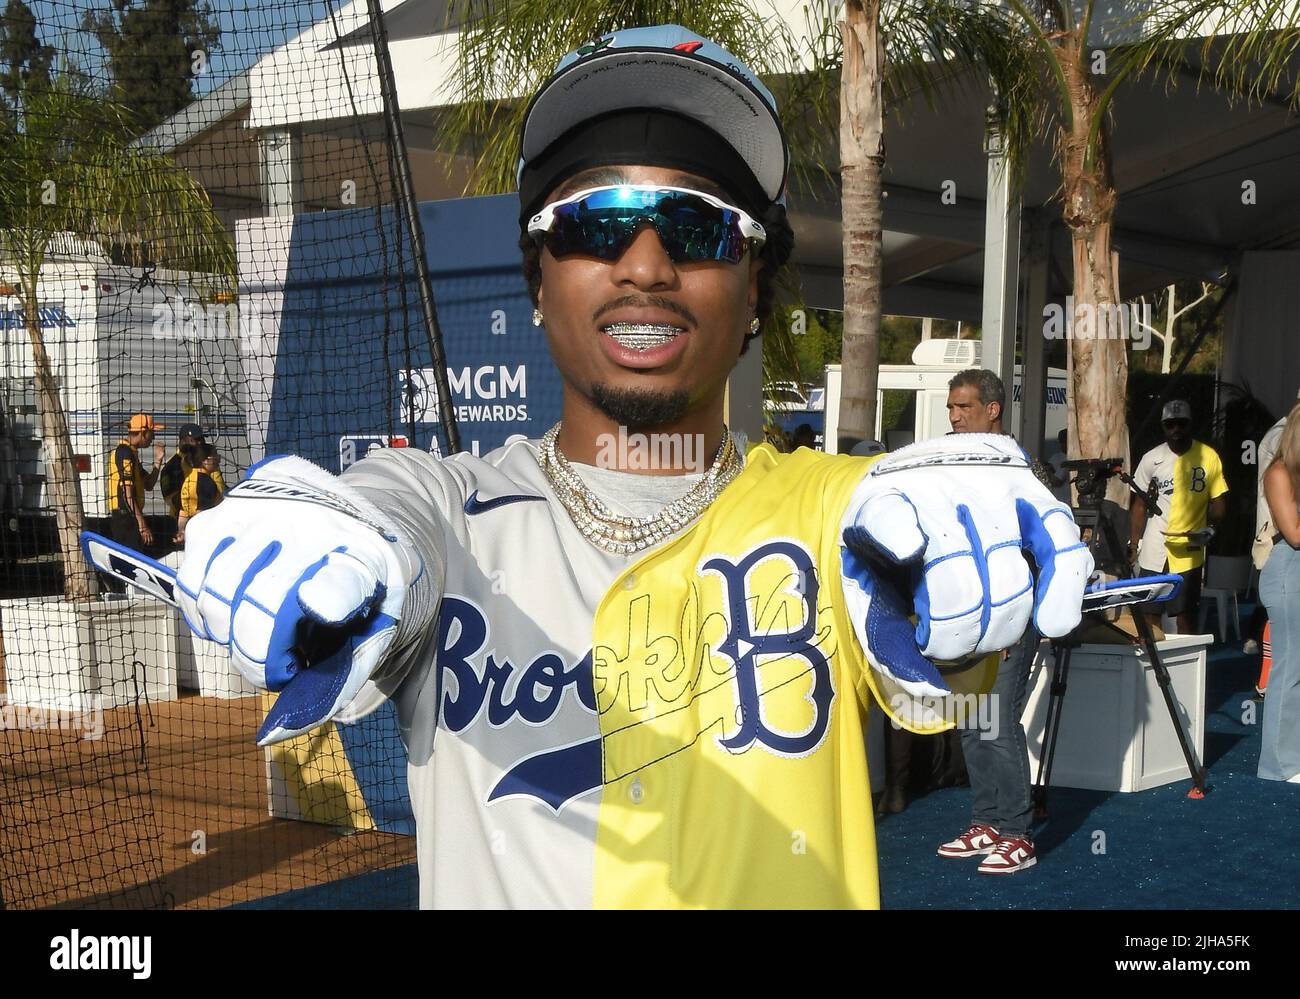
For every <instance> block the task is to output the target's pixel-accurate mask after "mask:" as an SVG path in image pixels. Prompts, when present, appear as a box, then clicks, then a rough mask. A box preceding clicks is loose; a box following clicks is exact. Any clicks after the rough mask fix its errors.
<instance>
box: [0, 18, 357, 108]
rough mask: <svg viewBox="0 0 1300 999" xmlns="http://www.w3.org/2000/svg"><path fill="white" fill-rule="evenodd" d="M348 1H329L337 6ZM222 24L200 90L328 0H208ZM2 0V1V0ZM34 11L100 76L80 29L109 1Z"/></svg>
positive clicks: (305, 23)
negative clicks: (88, 16) (92, 12)
mask: <svg viewBox="0 0 1300 999" xmlns="http://www.w3.org/2000/svg"><path fill="white" fill-rule="evenodd" d="M346 2H347V0H332V3H333V6H334V7H335V9H341V8H343V7H344V6H346ZM207 3H208V5H209V6H210V7H211V8H212V10H213V12H214V14H215V17H214V20H215V21H216V22H217V25H218V27H220V29H221V43H222V44H221V47H220V48H219V49H218V50H217V51H216V52H213V53H210V54H209V58H208V67H207V68H208V72H207V73H205V74H204V75H203V76H201V77H199V78H197V79H196V80H195V88H194V89H195V91H196V92H197V94H199V95H202V94H204V93H207V92H208V91H209V90H213V89H215V88H216V87H219V86H220V85H221V84H222V83H224V82H225V81H226V80H228V79H230V78H231V77H232V76H236V75H238V74H239V73H241V72H242V71H243V70H245V69H247V68H248V67H249V66H251V65H252V64H253V63H254V62H256V61H257V60H258V59H259V58H260V57H261V56H262V55H264V54H266V53H267V52H269V51H271V50H272V49H274V48H275V47H276V46H277V45H279V44H280V43H281V42H283V41H284V40H285V39H287V38H291V37H293V36H294V35H296V34H298V33H299V32H301V31H303V30H305V29H306V28H308V27H309V26H310V25H312V24H313V23H315V22H316V20H318V19H319V18H322V17H324V16H325V15H326V14H327V13H328V11H329V9H330V6H331V0H263V2H257V0H207ZM0 4H3V0H0ZM27 4H28V6H29V7H31V8H32V10H33V12H34V13H35V14H36V18H37V21H38V23H39V26H38V29H37V31H38V33H39V35H40V38H41V41H42V42H44V43H45V44H47V45H53V46H54V47H55V48H57V49H60V50H62V51H69V52H72V53H75V54H76V55H77V61H78V62H79V63H80V64H81V65H82V67H83V68H84V69H86V70H87V71H88V72H90V74H91V75H92V76H94V77H95V78H96V79H103V77H104V68H103V67H104V58H103V52H102V50H101V49H100V48H99V45H98V43H97V42H96V41H95V40H94V39H93V38H92V37H90V36H89V35H88V34H87V33H85V32H83V31H81V30H80V23H81V20H82V18H83V17H84V16H85V12H86V11H87V10H108V9H110V7H111V4H110V0H27Z"/></svg>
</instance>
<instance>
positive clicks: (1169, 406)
mask: <svg viewBox="0 0 1300 999" xmlns="http://www.w3.org/2000/svg"><path fill="white" fill-rule="evenodd" d="M1191 419H1192V407H1191V404H1190V403H1188V402H1187V401H1186V400H1184V399H1170V400H1169V401H1168V402H1167V403H1165V408H1164V412H1162V413H1161V414H1160V422H1161V423H1164V422H1165V421H1166V420H1187V421H1188V422H1189V423H1190V422H1191Z"/></svg>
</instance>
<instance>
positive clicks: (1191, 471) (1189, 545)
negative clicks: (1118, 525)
mask: <svg viewBox="0 0 1300 999" xmlns="http://www.w3.org/2000/svg"><path fill="white" fill-rule="evenodd" d="M1160 415H1161V427H1162V428H1163V429H1164V432H1165V443H1163V444H1161V445H1160V446H1159V447H1155V448H1152V449H1151V450H1150V451H1148V452H1147V453H1146V454H1144V455H1143V456H1142V460H1141V461H1140V462H1138V467H1137V471H1136V472H1135V473H1134V474H1133V478H1134V480H1135V481H1136V482H1137V484H1138V488H1140V489H1143V490H1148V491H1149V490H1150V489H1152V487H1154V489H1155V493H1156V502H1157V504H1158V506H1159V507H1160V512H1159V513H1158V514H1151V513H1150V512H1149V511H1148V509H1147V504H1146V503H1145V502H1144V501H1143V500H1140V499H1136V498H1135V499H1134V500H1133V506H1132V507H1131V508H1130V510H1129V527H1130V531H1129V557H1130V558H1132V557H1133V556H1134V554H1135V553H1136V556H1137V569H1138V574H1139V575H1142V576H1155V575H1159V574H1160V573H1163V572H1166V571H1167V572H1176V573H1178V574H1179V575H1181V576H1182V577H1183V586H1182V589H1180V590H1179V592H1178V595H1177V596H1176V597H1174V599H1173V600H1170V601H1169V602H1167V603H1165V604H1162V605H1159V606H1158V607H1150V606H1147V607H1144V611H1145V613H1146V615H1147V617H1148V618H1149V619H1150V620H1151V623H1152V624H1154V625H1159V623H1160V615H1161V613H1162V611H1163V613H1165V614H1169V615H1170V616H1174V617H1177V618H1178V631H1179V633H1180V634H1184V635H1186V634H1190V632H1191V630H1192V622H1193V620H1194V619H1195V617H1196V608H1197V605H1198V604H1200V602H1201V566H1202V565H1203V564H1204V563H1205V546H1206V545H1207V544H1209V543H1210V539H1211V538H1213V537H1214V528H1213V527H1211V526H1210V525H1211V524H1217V523H1218V522H1219V521H1220V520H1222V519H1223V515H1224V513H1225V511H1226V510H1227V505H1228V504H1227V501H1226V500H1225V499H1224V498H1223V497H1224V494H1225V493H1227V491H1228V482H1227V480H1226V479H1224V477H1223V462H1222V461H1220V460H1219V455H1218V454H1217V453H1216V452H1215V450H1214V448H1212V447H1210V445H1208V444H1204V443H1202V442H1201V441H1198V440H1195V439H1194V438H1193V437H1192V407H1191V406H1190V405H1189V404H1188V403H1187V402H1185V401H1183V400H1182V399H1174V400H1171V401H1170V402H1168V403H1166V404H1165V408H1164V410H1163V412H1162V413H1161V414H1160ZM1166 566H1168V568H1167V569H1166Z"/></svg>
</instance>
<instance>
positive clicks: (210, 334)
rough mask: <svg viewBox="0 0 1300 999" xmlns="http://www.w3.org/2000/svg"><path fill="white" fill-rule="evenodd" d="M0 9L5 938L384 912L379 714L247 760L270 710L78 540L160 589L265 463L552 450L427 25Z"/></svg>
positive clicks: (333, 11) (547, 413)
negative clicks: (96, 921) (94, 924)
mask: <svg viewBox="0 0 1300 999" xmlns="http://www.w3.org/2000/svg"><path fill="white" fill-rule="evenodd" d="M0 7H2V10H3V13H2V14H0V88H2V89H0V132H2V133H3V134H2V135H0V161H2V162H0V350H3V377H2V378H0V505H2V507H3V518H2V522H0V543H2V545H3V548H2V551H0V559H2V560H0V597H2V598H3V599H0V638H2V641H3V646H2V651H0V905H3V906H4V907H10V908H15V909H24V908H44V907H72V908H90V907H109V908H113V907H186V908H188V907H215V906H232V905H250V906H262V907H284V906H366V907H406V906H412V905H414V903H415V897H416V896H415V886H416V878H415V870H414V859H415V842H414V827H413V821H412V815H411V805H410V801H409V798H408V794H407V788H406V779H405V756H404V753H403V750H402V745H401V742H400V738H399V734H398V726H397V720H396V717H395V714H394V712H393V710H392V708H391V706H385V707H384V708H382V709H381V710H380V711H378V712H377V713H375V714H374V715H371V716H370V717H368V718H366V719H365V720H364V721H362V722H360V723H358V724H354V725H346V726H344V725H339V726H334V725H330V726H327V727H325V728H324V729H321V730H319V731H318V732H316V733H313V734H311V735H309V736H303V737H299V738H297V739H293V740H291V741H288V742H284V743H280V744H278V745H275V746H271V747H268V748H263V747H259V746H258V745H257V743H256V733H257V730H258V726H259V724H260V723H261V720H262V717H263V715H264V714H265V712H266V710H267V708H268V705H269V704H270V703H271V702H272V700H273V695H270V694H266V693H262V692H259V691H256V690H255V689H254V688H253V687H252V686H250V685H249V683H248V682H247V681H246V680H245V679H244V678H243V677H242V676H241V675H240V674H239V673H238V672H237V671H236V670H235V669H234V668H233V667H232V666H231V664H230V661H229V659H228V656H227V655H226V652H225V650H224V648H223V647H221V646H218V645H216V644H215V643H213V642H210V641H206V640H203V639H200V638H197V637H195V636H192V635H191V633H190V631H189V629H188V628H187V627H186V625H185V624H184V622H183V621H182V619H181V616H180V613H179V611H178V610H177V609H175V608H174V607H173V606H171V605H170V604H168V603H167V602H165V601H163V600H159V599H155V598H154V597H151V596H149V595H147V594H142V593H141V592H139V591H138V590H137V589H136V588H134V587H130V586H126V585H123V584H122V583H120V582H115V581H113V580H111V579H110V578H109V577H108V576H106V575H103V574H100V573H97V572H96V571H95V570H94V569H93V568H92V567H91V564H90V562H89V561H88V560H87V557H86V554H85V553H84V551H83V548H82V546H81V544H80V543H79V541H80V537H81V532H82V531H83V530H86V531H91V532H94V533H96V534H99V535H102V536H105V537H108V538H111V539H114V540H116V541H117V542H118V543H120V544H121V545H122V546H123V547H125V548H127V549H131V550H135V551H140V552H144V553H145V554H147V555H149V556H151V557H153V558H155V559H158V560H160V561H161V562H162V563H163V564H164V565H168V566H172V567H175V566H177V565H179V563H180V558H181V550H180V549H181V546H182V542H183V537H184V531H185V528H186V524H187V522H188V521H189V520H190V518H192V517H194V516H197V515H201V514H202V512H203V511H205V510H207V509H208V508H210V507H211V506H213V505H214V504H216V503H219V502H220V501H221V498H222V496H223V495H224V492H225V491H226V490H228V489H229V488H231V487H232V486H234V485H235V484H236V483H237V482H239V481H240V480H241V478H243V477H244V476H245V475H246V474H247V471H248V469H249V467H250V466H251V465H252V464H254V463H255V462H257V461H259V460H260V459H262V458H264V457H267V456H269V455H275V454H281V453H294V454H299V455H303V456H304V457H307V458H309V459H311V460H313V461H315V462H317V463H318V464H320V465H322V466H324V467H326V468H329V469H331V470H332V471H336V472H337V471H340V470H342V469H345V468H346V467H347V466H348V465H349V464H351V463H352V462H354V461H356V460H358V459H359V458H360V457H363V456H364V455H365V454H367V453H368V452H370V451H372V450H373V449H375V448H381V447H418V448H423V449H426V450H429V449H434V450H440V451H441V452H442V453H447V451H448V450H455V449H457V448H459V447H463V448H466V449H474V450H476V451H483V452H486V450H489V449H491V448H493V447H496V446H498V445H500V444H501V443H503V442H504V441H505V440H506V439H507V438H508V437H510V436H511V435H513V434H523V435H526V436H529V437H537V436H540V435H541V433H542V432H543V431H544V430H545V428H546V426H548V425H549V422H548V421H550V422H553V420H554V419H555V418H556V416H557V415H558V408H559V387H558V384H552V383H550V382H548V381H547V377H548V376H547V375H546V374H545V373H544V372H543V371H541V370H540V369H537V368H534V367H531V366H530V362H531V360H532V359H533V358H534V356H536V357H544V343H543V341H542V339H541V333H540V332H538V331H536V330H534V329H533V328H532V324H531V323H530V321H529V317H530V315H531V311H532V306H531V302H530V301H529V299H528V294H527V289H526V286H525V284H524V281H523V278H522V276H521V274H520V269H519V257H518V249H517V241H518V224H517V219H516V218H515V216H516V214H517V200H516V199H514V198H512V197H495V198H492V197H487V198H475V199H464V200H455V199H460V197H461V195H462V193H463V191H464V187H465V182H466V177H467V175H468V173H467V171H468V165H469V164H471V163H473V161H474V155H475V151H474V149H472V148H461V149H458V148H454V147H453V148H448V147H447V144H446V143H445V142H442V141H441V137H440V132H439V129H440V116H441V114H442V113H443V112H442V106H443V105H444V104H445V103H446V98H445V97H442V96H440V93H441V91H442V88H443V86H444V83H445V78H446V77H447V76H448V73H449V70H448V69H447V67H448V66H449V65H450V64H451V61H452V60H453V59H454V57H453V56H452V55H450V54H449V51H450V50H449V49H448V48H447V46H449V45H450V44H451V41H450V40H451V39H454V35H455V31H454V27H455V26H454V24H452V23H451V17H450V15H449V14H448V5H447V4H446V3H436V2H422V0H404V2H397V0H384V2H382V3H380V2H378V0H357V2H353V3H344V2H334V0H311V2H268V0H213V2H211V3H205V2H196V0H27V2H24V0H0ZM380 8H383V11H384V15H385V16H384V17H383V18H375V17H373V16H371V15H372V13H373V12H374V11H377V10H379V9H380ZM395 88H396V89H395ZM397 90H401V92H402V93H403V94H409V95H414V97H413V98H412V99H410V100H404V101H403V102H401V110H400V112H399V111H398V106H399V105H398V103H397V102H396V101H395V99H394V95H395V93H396V92H397ZM408 105H409V106H408ZM421 233H422V235H421ZM422 240H423V243H422V242H421V241H422ZM435 301H436V302H437V311H436V317H437V322H434V315H435V314H434V311H433V308H432V306H433V303H434V302H435ZM438 323H441V330H440V332H439V331H438ZM440 336H441V337H442V339H441V340H439V337H440ZM436 342H437V343H442V344H445V349H446V357H445V360H444V359H442V358H440V356H439V354H438V353H437V348H436V347H435V343H436ZM439 371H446V372H447V373H448V376H449V379H450V380H449V382H448V391H449V393H450V394H449V395H448V396H446V397H445V398H447V399H449V400H450V402H449V403H448V405H445V406H440V405H439V402H438V400H439V399H440V398H444V397H443V396H440V395H439V394H438V392H437V389H436V386H437V382H438V377H435V373H437V372H439ZM449 410H450V411H449ZM453 417H454V418H455V419H456V422H457V424H458V425H459V428H460V434H461V435H462V437H463V439H461V440H460V441H459V442H457V441H456V440H454V439H449V436H448V432H447V427H449V426H450V425H451V419H452V418H453ZM124 564H125V563H124ZM129 571H130V570H128V572H129Z"/></svg>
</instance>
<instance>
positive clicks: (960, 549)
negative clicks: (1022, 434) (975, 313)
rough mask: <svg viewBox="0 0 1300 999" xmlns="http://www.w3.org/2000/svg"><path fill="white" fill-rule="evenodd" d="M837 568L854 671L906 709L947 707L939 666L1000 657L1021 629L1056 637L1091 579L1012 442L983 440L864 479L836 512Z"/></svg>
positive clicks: (1061, 510)
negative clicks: (853, 645)
mask: <svg viewBox="0 0 1300 999" xmlns="http://www.w3.org/2000/svg"><path fill="white" fill-rule="evenodd" d="M842 561H843V586H844V595H845V600H846V602H847V604H848V607H849V610H850V615H851V617H852V619H853V623H854V627H855V630H856V631H857V634H858V639H859V641H860V643H861V645H862V648H863V650H864V651H865V653H866V656H867V659H868V661H869V662H870V664H871V666H872V667H873V668H874V669H875V670H876V671H877V673H878V674H879V675H880V676H882V677H884V678H886V679H887V680H888V681H889V684H890V685H891V687H896V688H897V689H900V690H901V691H903V692H905V693H906V694H907V695H909V696H911V697H933V696H943V695H946V694H948V693H949V692H950V688H949V684H948V682H947V681H946V680H945V678H944V676H943V673H942V672H941V669H940V666H941V665H945V664H953V663H966V662H968V661H969V660H970V659H971V657H983V656H985V655H987V654H988V653H990V652H996V651H999V650H1001V649H1005V648H1008V647H1010V646H1011V645H1013V644H1014V643H1015V642H1016V641H1017V640H1019V638H1020V637H1021V635H1023V634H1024V632H1025V629H1026V627H1027V626H1028V624H1029V622H1030V620H1031V619H1032V621H1033V623H1034V626H1035V627H1036V628H1037V630H1038V631H1039V632H1040V633H1041V634H1043V635H1045V636H1047V637H1049V638H1055V637H1060V636H1062V635H1065V634H1068V633H1069V632H1070V631H1071V630H1072V629H1073V628H1075V627H1076V626H1077V625H1078V624H1079V620H1080V618H1081V610H1080V604H1081V600H1082V597H1083V592H1084V588H1085V586H1086V585H1087V582H1088V577H1089V575H1090V574H1091V573H1092V570H1093V560H1092V556H1091V554H1090V553H1089V552H1088V549H1087V546H1086V545H1084V544H1083V542H1082V541H1080V539H1079V530H1078V528H1077V527H1076V526H1075V523H1074V520H1073V518H1072V517H1071V515H1070V509H1069V507H1067V506H1066V505H1065V504H1063V503H1060V502H1058V501H1057V500H1056V499H1055V498H1054V497H1053V496H1052V494H1051V493H1050V492H1048V491H1047V489H1046V488H1045V487H1044V486H1043V485H1042V483H1040V482H1039V481H1038V480H1037V479H1036V478H1035V477H1034V475H1033V473H1032V472H1031V470H1030V463H1029V461H1028V459H1027V457H1026V456H1025V454H1024V452H1023V450H1022V449H1021V448H1020V446H1019V445H1018V444H1016V442H1015V441H1014V440H1012V439H1011V438H1009V437H1004V436H1001V435H992V434H963V435H960V436H952V437H946V438H940V439H938V440H933V441H926V442H923V443H921V444H914V445H911V446H910V447H906V448H903V449H902V450H901V451H898V452H895V453H894V454H891V455H889V456H888V457H886V458H884V459H883V460H881V461H880V462H878V463H877V464H875V465H874V466H872V468H871V469H870V470H869V471H868V473H867V475H866V476H865V477H864V479H863V481H862V483H861V484H860V485H859V486H858V488H857V490H856V491H855V492H854V494H853V498H852V500H851V501H850V503H849V508H848V510H847V511H846V512H845V516H844V522H843V554H842ZM912 614H915V622H914V623H913V621H912V620H911V618H910V615H912ZM936 664H939V665H936Z"/></svg>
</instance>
